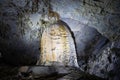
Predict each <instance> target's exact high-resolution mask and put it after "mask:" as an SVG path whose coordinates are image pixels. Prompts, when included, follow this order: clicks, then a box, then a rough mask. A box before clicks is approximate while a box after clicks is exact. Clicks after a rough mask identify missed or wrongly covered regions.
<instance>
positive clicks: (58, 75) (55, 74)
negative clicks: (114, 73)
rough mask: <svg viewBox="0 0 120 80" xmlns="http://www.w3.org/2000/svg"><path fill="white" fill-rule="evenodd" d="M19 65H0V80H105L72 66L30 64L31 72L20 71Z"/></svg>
mask: <svg viewBox="0 0 120 80" xmlns="http://www.w3.org/2000/svg"><path fill="white" fill-rule="evenodd" d="M19 68H20V67H12V66H0V80H105V79H102V78H99V77H96V76H93V75H89V74H87V73H84V72H82V71H80V70H79V69H77V68H73V67H62V66H61V67H56V66H55V67H51V66H31V67H30V69H29V71H31V72H32V73H30V72H29V73H28V72H25V73H21V74H22V75H18V73H19V71H18V70H19Z"/></svg>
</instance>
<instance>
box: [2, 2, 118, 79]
mask: <svg viewBox="0 0 120 80" xmlns="http://www.w3.org/2000/svg"><path fill="white" fill-rule="evenodd" d="M119 4H120V1H119V0H48V1H47V0H35V2H34V0H33V1H31V0H1V1H0V53H1V57H2V58H3V59H4V61H6V62H7V63H10V64H14V65H18V64H22V65H28V64H32V65H33V64H35V63H36V61H37V60H38V58H39V55H40V45H39V44H40V38H41V33H42V32H43V30H44V28H46V26H48V25H49V24H50V22H49V20H48V19H46V14H47V13H48V7H51V8H52V10H53V11H55V12H56V13H58V14H59V16H60V19H61V20H62V21H64V22H66V23H67V24H68V26H69V28H70V30H71V32H72V35H73V38H74V39H75V45H76V50H77V51H76V52H77V58H78V64H79V66H80V69H81V70H83V71H86V72H88V73H90V74H94V75H97V76H99V77H103V78H108V77H109V78H111V79H112V80H119V71H120V67H119V64H120V63H119V59H120V58H119V50H120V45H119V44H120V43H119V41H120V26H119V25H120V5H119ZM0 60H1V59H0Z"/></svg>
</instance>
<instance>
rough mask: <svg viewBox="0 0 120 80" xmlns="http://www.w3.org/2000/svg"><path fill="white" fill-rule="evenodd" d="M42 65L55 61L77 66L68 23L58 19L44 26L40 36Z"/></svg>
mask: <svg viewBox="0 0 120 80" xmlns="http://www.w3.org/2000/svg"><path fill="white" fill-rule="evenodd" d="M40 62H41V64H42V65H50V63H51V65H52V63H54V62H57V63H60V64H63V65H65V66H76V67H79V66H78V63H77V56H76V50H75V43H74V40H73V37H72V35H71V33H70V31H69V29H68V25H66V24H65V23H64V22H61V21H58V22H56V23H54V24H52V25H50V27H49V28H46V29H45V30H44V32H43V34H42V38H41V56H40Z"/></svg>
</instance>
